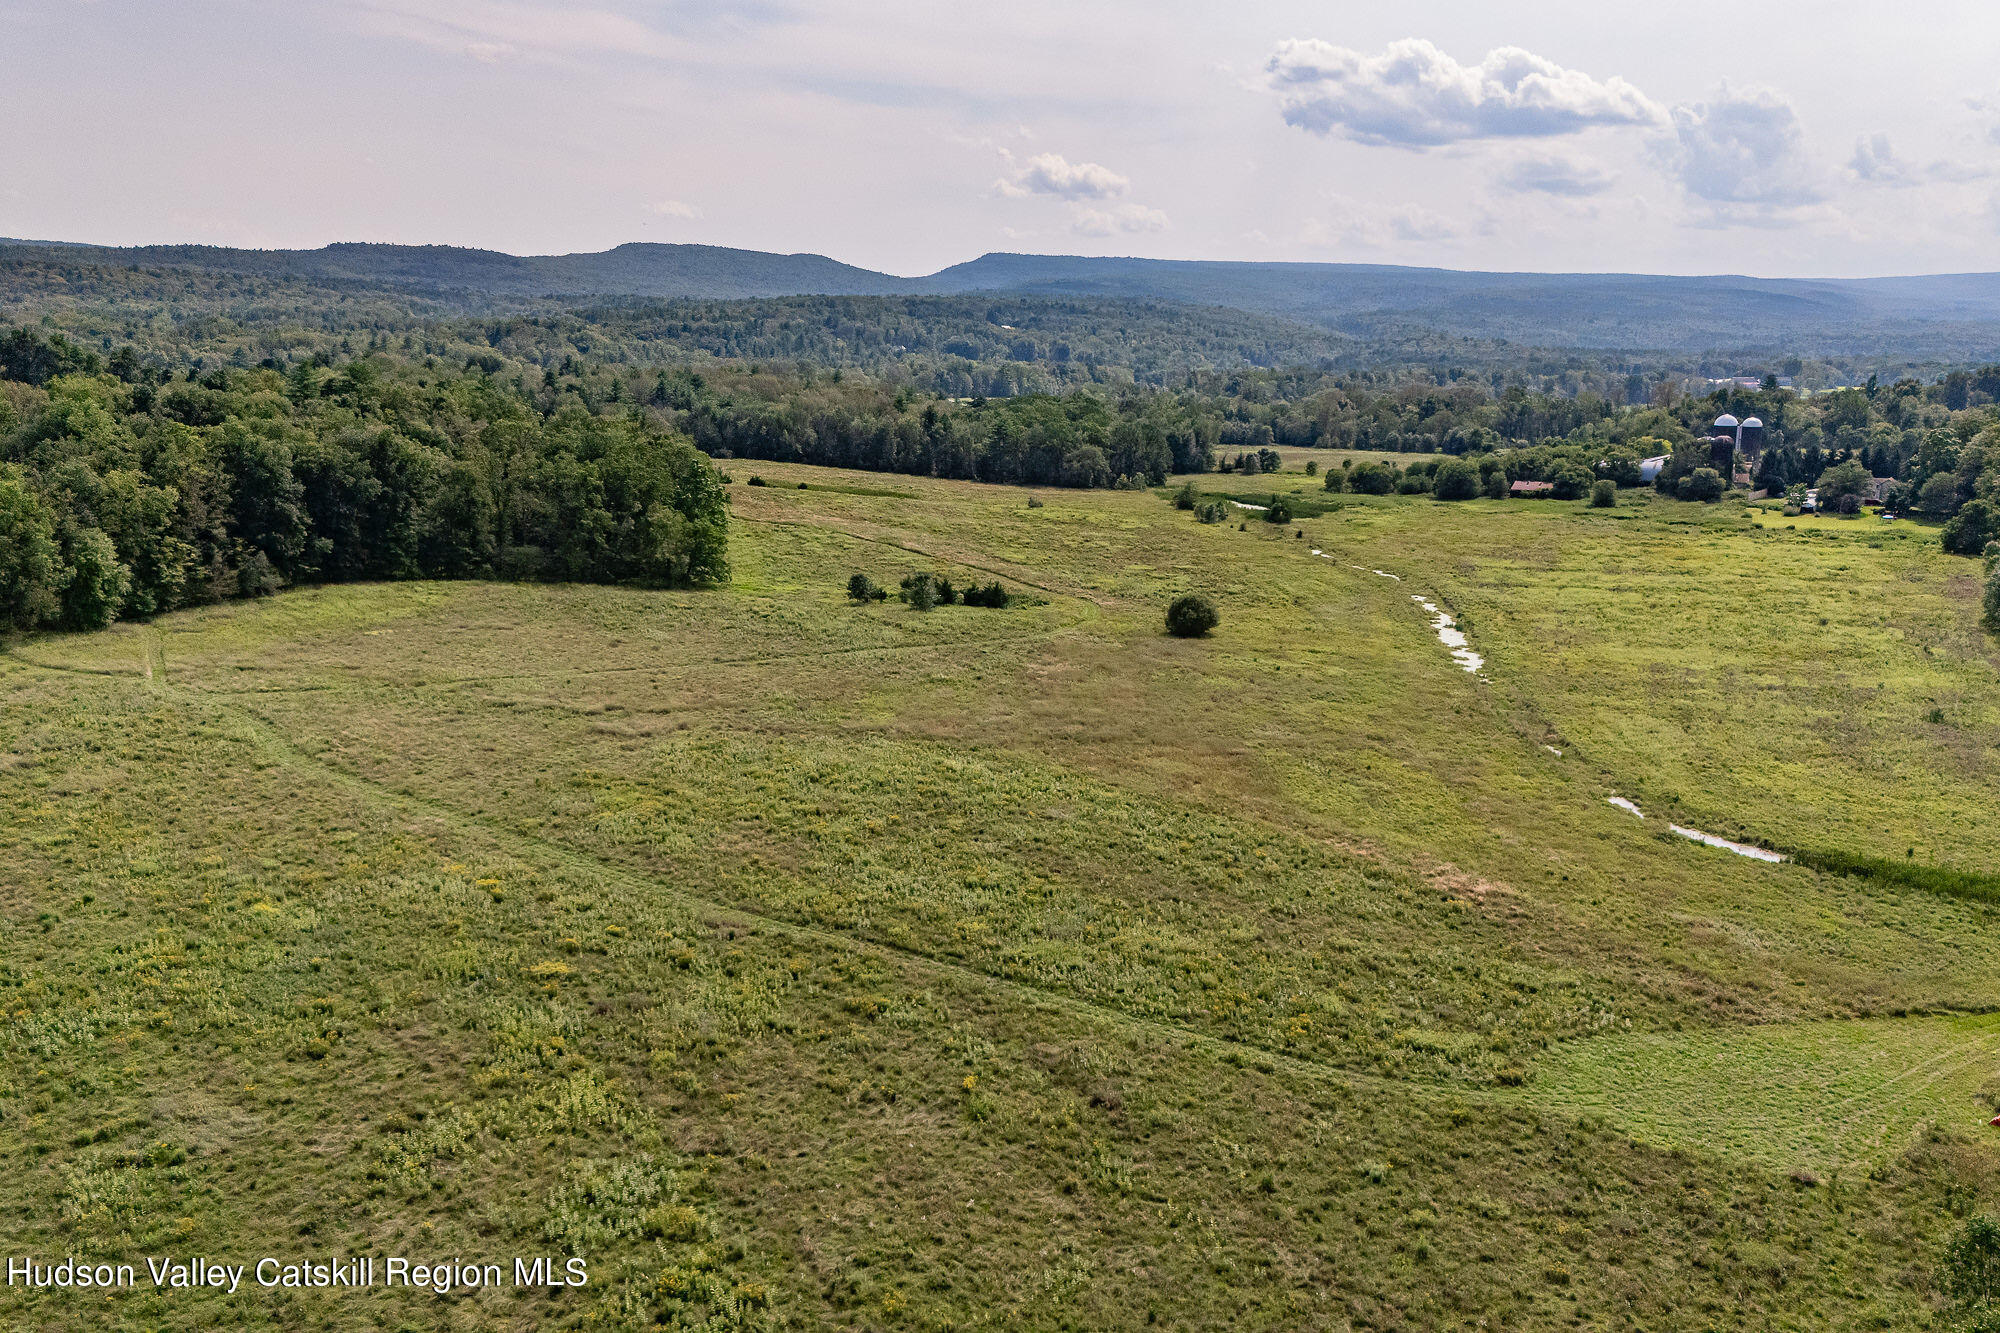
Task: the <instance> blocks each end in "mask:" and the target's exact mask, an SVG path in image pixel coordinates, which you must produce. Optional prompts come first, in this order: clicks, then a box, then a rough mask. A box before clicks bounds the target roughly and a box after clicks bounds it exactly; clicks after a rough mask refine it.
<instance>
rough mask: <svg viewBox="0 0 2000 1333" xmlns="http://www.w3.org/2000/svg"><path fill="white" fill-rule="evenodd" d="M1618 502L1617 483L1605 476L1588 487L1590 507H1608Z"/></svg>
mask: <svg viewBox="0 0 2000 1333" xmlns="http://www.w3.org/2000/svg"><path fill="white" fill-rule="evenodd" d="M1617 503H1618V483H1617V482H1615V481H1612V480H1611V479H1610V478H1608V477H1607V478H1605V479H1604V480H1603V481H1600V482H1598V483H1597V484H1596V485H1595V486H1592V487H1591V488H1590V507H1591V508H1592V509H1610V508H1611V507H1612V506H1614V505H1616V504H1617Z"/></svg>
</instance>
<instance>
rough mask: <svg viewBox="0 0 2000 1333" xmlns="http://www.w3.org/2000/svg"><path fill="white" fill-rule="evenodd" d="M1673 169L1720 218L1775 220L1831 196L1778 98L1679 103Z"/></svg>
mask: <svg viewBox="0 0 2000 1333" xmlns="http://www.w3.org/2000/svg"><path fill="white" fill-rule="evenodd" d="M1673 125H1674V136H1673V141H1672V143H1671V145H1670V146H1669V147H1668V148H1667V150H1666V154H1667V160H1668V165H1669V167H1670V168H1671V169H1672V171H1673V174H1674V176H1675V178H1676V179H1677V180H1678V181H1679V182H1680V184H1681V187H1682V188H1683V189H1685V190H1686V191H1687V192H1688V194H1689V195H1690V196H1691V197H1693V198H1695V199H1698V200H1700V201H1701V202H1703V203H1705V204H1707V205H1708V206H1709V207H1710V208H1711V209H1713V210H1714V212H1715V213H1716V215H1717V216H1718V218H1721V219H1725V220H1735V221H1745V222H1776V221H1781V220H1783V219H1784V218H1785V217H1786V216H1787V215H1788V214H1792V213H1795V212H1796V211H1797V210H1799V209H1802V208H1805V207H1808V206H1809V205H1812V204H1817V203H1819V202H1821V201H1822V200H1824V199H1825V198H1826V191H1825V189H1824V187H1823V186H1822V185H1821V183H1820V181H1821V177H1820V175H1819V173H1818V172H1817V171H1816V170H1815V169H1814V167H1813V164H1812V161H1811V159H1810V156H1809V155H1808V153H1807V151H1806V143H1805V134H1804V132H1803V131H1801V130H1800V128H1799V118H1798V115H1797V114H1796V113H1795V112H1794V111H1793V110H1792V107H1791V104H1790V103H1789V102H1787V101H1785V100H1784V99H1783V98H1782V97H1780V96H1778V95H1777V94H1776V93H1772V92H1765V91H1755V92H1750V93H1741V94H1737V93H1731V92H1730V91H1729V90H1728V89H1727V88H1724V89H1723V90H1722V92H1721V94H1720V95H1719V96H1717V97H1716V98H1715V100H1714V101H1710V102H1697V103H1693V104H1690V105H1687V106H1677V107H1675V108H1674V113H1673Z"/></svg>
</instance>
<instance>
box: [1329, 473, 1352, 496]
mask: <svg viewBox="0 0 2000 1333" xmlns="http://www.w3.org/2000/svg"><path fill="white" fill-rule="evenodd" d="M1325 486H1326V489H1327V490H1329V491H1332V492H1334V493H1335V494H1338V493H1339V492H1341V491H1344V490H1346V489H1347V470H1346V469H1345V468H1331V467H1330V468H1328V469H1327V470H1326V482H1325Z"/></svg>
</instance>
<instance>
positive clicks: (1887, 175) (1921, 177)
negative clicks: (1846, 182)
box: [1847, 134, 1993, 187]
mask: <svg viewBox="0 0 2000 1333" xmlns="http://www.w3.org/2000/svg"><path fill="white" fill-rule="evenodd" d="M1847 169H1848V170H1849V171H1851V172H1853V173H1854V174H1855V176H1857V177H1859V178H1860V179H1861V180H1863V181H1865V182H1867V183H1868V184H1870V185H1888V186H1898V187H1908V186H1912V185H1929V184H1931V183H1933V182H1937V181H1946V182H1955V183H1963V182H1965V181H1975V180H1979V179H1981V178H1982V177H1986V176H1990V175H1992V174H1993V173H1992V170H1991V169H1990V168H1987V167H1983V166H1979V165H1977V164H1974V163H1969V162H1951V161H1947V160H1945V159H1943V158H1939V159H1938V160H1936V161H1934V162H1922V163H1920V162H1912V161H1910V160H1909V159H1908V158H1906V157H1903V156H1902V155H1901V154H1899V153H1898V152H1897V151H1896V150H1895V148H1894V147H1893V146H1892V145H1891V144H1890V142H1889V136H1888V135H1886V134H1865V135H1863V136H1861V137H1860V138H1859V139H1856V140H1855V141H1854V156H1853V157H1851V158H1849V159H1848V162H1847Z"/></svg>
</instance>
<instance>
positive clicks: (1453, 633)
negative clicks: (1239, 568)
mask: <svg viewBox="0 0 2000 1333" xmlns="http://www.w3.org/2000/svg"><path fill="white" fill-rule="evenodd" d="M1230 503H1232V504H1237V503H1240V502H1239V501H1234V500H1232V501H1231V502H1230ZM1258 507H1259V506H1256V505H1244V506H1243V508H1245V509H1254V508H1258ZM1312 553H1313V554H1314V555H1316V556H1318V557H1319V558H1320V559H1322V560H1331V559H1333V558H1334V557H1332V556H1330V555H1328V554H1327V553H1326V552H1325V551H1322V550H1320V549H1319V548H1318V547H1314V548H1313V551H1312ZM1348 568H1349V569H1353V570H1358V571H1360V572H1361V573H1364V574H1376V575H1380V576H1381V577H1382V578H1385V579H1393V580H1395V581H1396V582H1398V583H1401V582H1402V581H1403V577H1402V575H1400V574H1391V573H1390V572H1389V571H1388V570H1386V569H1369V568H1368V567H1367V566H1365V565H1355V564H1350V565H1348ZM1410 600H1411V601H1413V602H1415V603H1416V604H1417V605H1418V606H1419V607H1421V608H1423V610H1424V611H1425V612H1426V613H1427V614H1428V615H1429V616H1430V617H1431V632H1432V633H1433V634H1435V635H1437V640H1438V642H1439V643H1441V644H1443V645H1444V646H1445V649H1446V650H1447V651H1448V652H1450V653H1451V660H1452V661H1454V662H1456V663H1457V664H1458V665H1459V668H1460V669H1461V670H1463V671H1465V672H1466V673H1468V674H1477V673H1478V672H1480V671H1481V670H1483V669H1484V667H1485V666H1486V658H1485V657H1484V656H1483V655H1482V654H1480V653H1479V652H1477V651H1475V650H1474V649H1473V647H1472V643H1471V641H1470V640H1469V639H1468V638H1467V637H1466V633H1465V631H1464V630H1463V629H1461V628H1459V625H1458V622H1457V620H1455V619H1453V617H1452V614H1451V613H1450V612H1449V611H1446V610H1445V609H1444V608H1443V607H1441V606H1439V605H1438V604H1437V603H1436V602H1434V601H1432V600H1431V599H1430V598H1429V597H1427V596H1425V595H1424V594H1423V593H1420V592H1413V593H1411V594H1410ZM1479 679H1481V680H1482V681H1484V680H1488V679H1489V677H1486V676H1483V675H1482V676H1480V677H1479ZM1542 748H1543V749H1545V750H1547V751H1548V752H1549V753H1550V754H1553V755H1555V756H1556V757H1557V758H1558V759H1560V758H1561V757H1562V751H1561V750H1558V749H1556V748H1555V747H1554V746H1553V745H1544V746H1543V747H1542ZM1605 799H1606V800H1608V801H1609V802H1610V803H1611V804H1612V805H1615V806H1617V807H1618V808H1619V809H1620V810H1623V811H1625V812H1626V813H1627V814H1629V815H1633V816H1635V817H1637V818H1639V819H1644V818H1645V817H1646V812H1645V811H1643V810H1641V809H1640V808H1639V807H1638V806H1637V805H1636V804H1634V803H1633V802H1632V801H1629V800H1627V799H1626V798H1625V797H1623V796H1611V797H1607V798H1605ZM1667 827H1668V828H1669V829H1670V830H1672V831H1673V832H1674V833H1677V834H1679V835H1680V836H1681V837H1683V838H1686V839H1688V840H1689V841H1690V842H1698V843H1701V844H1702V845H1703V846H1705V847H1713V848H1716V849H1717V850H1718V851H1724V852H1733V853H1734V854H1736V855H1737V856H1747V857H1749V858H1750V859H1752V860H1754V861H1766V862H1771V863H1776V862H1780V861H1787V860H1790V859H1791V858H1790V857H1788V856H1786V855H1785V854H1784V853H1783V852H1774V851H1772V850H1771V849H1770V848H1768V847H1755V846H1752V845H1751V844H1749V843H1744V842H1734V841H1731V840H1730V839H1728V838H1725V837H1722V836H1721V835H1719V834H1715V833H1706V832H1703V831H1702V830H1701V829H1697V828H1688V827H1687V826H1685V825H1683V824H1672V823H1670V824H1668V825H1667Z"/></svg>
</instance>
